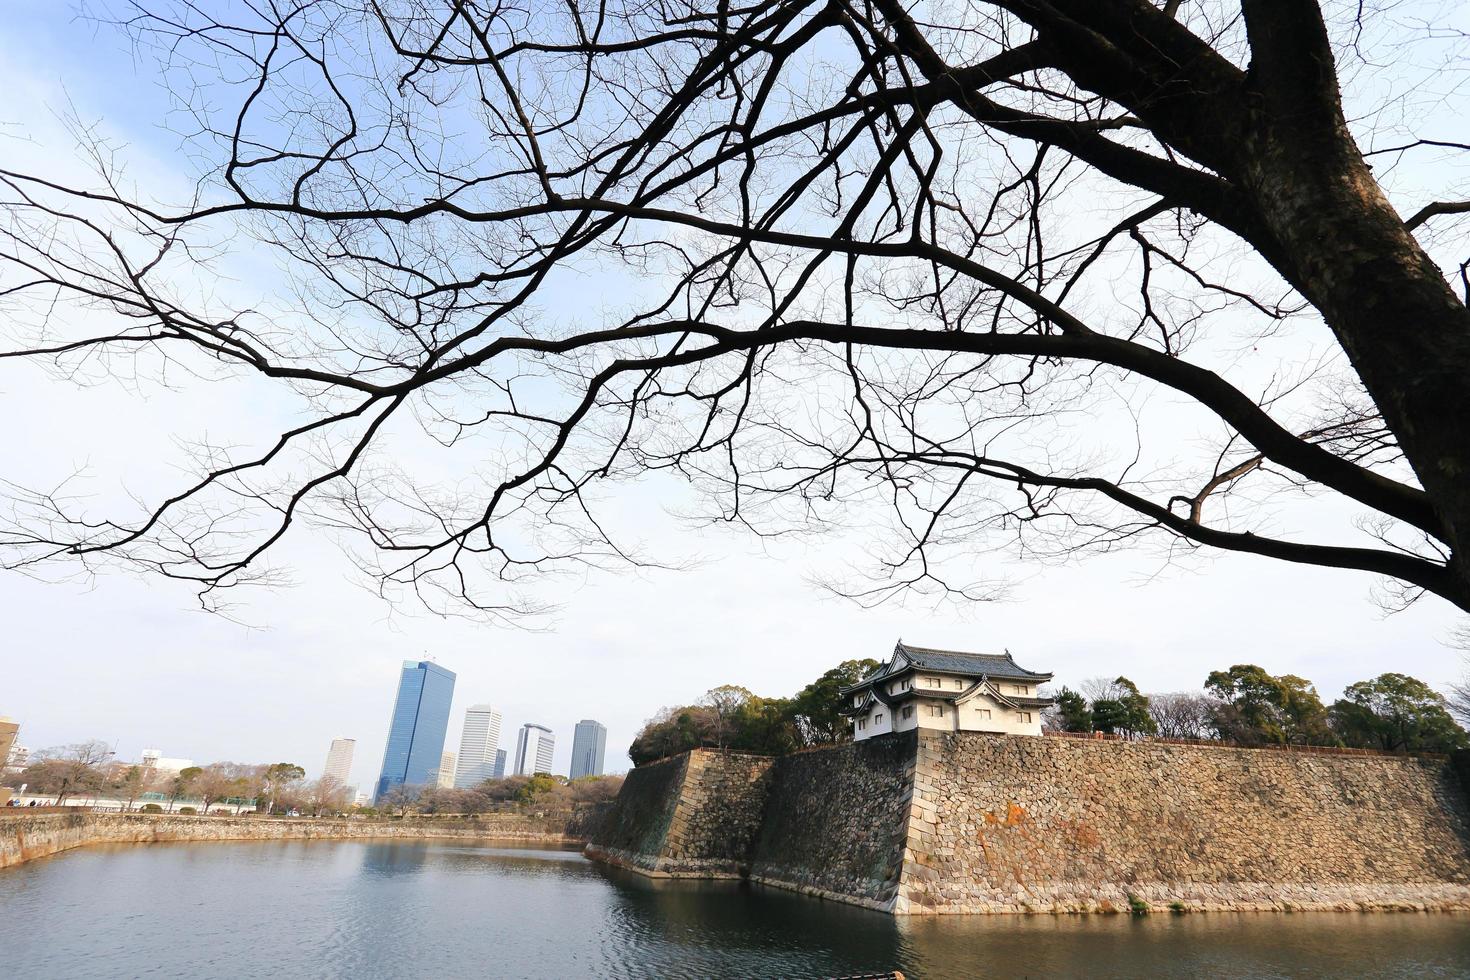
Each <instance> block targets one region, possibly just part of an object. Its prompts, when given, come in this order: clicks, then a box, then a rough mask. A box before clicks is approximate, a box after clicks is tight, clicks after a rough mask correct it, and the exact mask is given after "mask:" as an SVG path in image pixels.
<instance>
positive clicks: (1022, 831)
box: [587, 732, 1470, 914]
mask: <svg viewBox="0 0 1470 980" xmlns="http://www.w3.org/2000/svg"><path fill="white" fill-rule="evenodd" d="M587 853H588V855H589V856H591V857H594V858H599V859H602V860H610V861H613V862H615V863H620V864H625V865H627V866H630V867H633V868H634V869H636V870H639V871H642V872H643V873H649V874H656V875H663V874H667V875H694V876H704V877H731V876H735V875H748V876H749V877H750V878H751V879H753V880H755V881H759V882H764V883H767V884H771V885H775V886H778V887H782V888H789V889H794V890H797V891H802V892H806V893H809V894H814V895H820V896H824V897H828V898H833V899H837V900H840V901H844V902H850V903H853V904H858V905H864V906H867V907H870V908H877V909H882V910H884V911H889V912H894V913H898V914H907V913H969V912H1086V911H1095V912H1111V911H1128V910H1130V908H1132V909H1140V908H1144V907H1147V908H1151V909H1153V910H1155V911H1165V910H1171V909H1172V910H1174V911H1179V910H1199V911H1205V910H1227V909H1231V910H1246V909H1250V910H1271V909H1304V910H1305V909H1351V910H1373V909H1385V910H1386V909H1445V910H1448V909H1457V910H1461V909H1463V910H1470V803H1467V796H1466V792H1465V784H1464V783H1463V782H1462V781H1461V779H1460V777H1459V775H1457V772H1456V762H1454V761H1446V760H1442V759H1416V758H1409V757H1399V756H1334V755H1313V754H1306V753H1293V752H1270V751H1262V750H1252V749H1244V748H1231V747H1224V746H1219V747H1216V746H1196V745H1162V744H1150V743H1148V742H1113V741H1085V740H1074V739H1062V738H1045V737H1040V738H1038V737H1026V736H1011V735H986V734H981V733H969V732H966V733H957V734H942V733H925V734H921V735H916V734H913V733H906V734H903V735H896V736H884V737H881V738H875V739H869V740H866V741H864V742H859V743H855V744H851V745H844V746H839V747H834V748H831V749H826V750H821V751H816V752H807V753H801V754H798V755H793V756H788V757H785V758H780V759H766V760H756V759H753V758H752V757H749V756H736V755H727V754H723V753H718V752H713V751H710V750H696V751H695V752H693V753H689V754H687V755H685V756H681V757H678V758H675V759H671V760H666V761H664V762H662V763H658V764H656V765H655V766H646V767H640V768H639V769H635V770H634V771H633V772H632V773H630V774H629V777H628V781H627V782H626V783H625V784H624V789H623V793H622V794H620V795H619V797H618V800H617V802H616V804H615V805H614V807H613V808H612V810H611V811H610V812H609V814H608V815H607V820H606V821H605V823H604V831H602V832H597V833H594V834H593V836H592V842H591V844H590V845H589V847H588V850H587Z"/></svg>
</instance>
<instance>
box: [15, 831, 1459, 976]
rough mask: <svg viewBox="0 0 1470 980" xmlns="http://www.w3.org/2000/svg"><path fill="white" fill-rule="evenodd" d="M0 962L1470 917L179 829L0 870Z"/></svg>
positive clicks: (1236, 933) (1176, 968)
mask: <svg viewBox="0 0 1470 980" xmlns="http://www.w3.org/2000/svg"><path fill="white" fill-rule="evenodd" d="M265 951H268V952H269V955H268V956H267V955H264V952H265ZM0 962H3V963H4V972H5V973H6V975H11V976H42V977H49V976H55V975H58V974H59V973H64V974H65V975H67V976H69V977H114V976H138V975H148V976H158V977H174V976H189V977H213V976H246V977H249V976H276V977H279V976H292V977H296V976H301V977H341V976H352V977H354V978H377V977H402V976H433V977H439V976H463V975H470V974H477V975H486V976H494V977H555V978H569V977H582V976H593V977H657V978H660V980H673V978H681V977H689V978H707V977H772V978H774V977H781V978H801V977H831V976H838V975H841V974H844V973H858V972H864V971H874V970H888V969H901V970H903V971H904V972H905V973H906V974H908V975H909V976H910V977H913V978H920V980H936V978H939V980H942V978H949V977H956V978H958V977H1004V978H1007V980H1013V978H1017V977H1052V976H1056V977H1076V976H1086V977H1099V978H1108V977H1137V976H1154V977H1197V976H1232V977H1237V976H1238V977H1259V978H1265V977H1320V976H1342V977H1416V978H1417V977H1464V976H1470V919H1467V918H1464V917H1458V916H1452V915H1414V914H1405V915H1382V914H1379V915H1352V914H1342V915H1336V914H1314V915H1302V914H1298V915H1264V914H1263V915H1235V916H1232V915H1208V916H1206V915H1192V916H1183V917H1172V916H1150V917H1148V918H1147V919H1142V920H1133V919H1129V918H1127V917H1119V916H1113V917H1099V916H1093V917H1086V916H1070V917H1051V916H1036V917H1019V916H1017V917H1011V916H993V917H984V918H964V917H941V918H910V919H894V918H892V917H889V916H884V915H880V914H878V913H874V912H868V911H865V910H863V909H858V908H854V907H851V906H846V905H840V904H837V903H832V902H821V901H816V900H813V899H808V898H805V897H802V896H799V895H794V894H791V893H788V892H783V891H778V890H774V889H768V888H762V887H752V886H748V885H743V884H740V883H735V882H698V881H667V880H664V881H654V880H650V879H647V878H643V877H640V876H637V875H633V874H631V873H629V872H626V871H622V870H620V869H616V868H608V867H606V866H603V865H596V864H592V863H590V862H587V861H585V860H584V859H582V857H581V856H580V855H579V854H577V853H576V852H574V851H566V850H545V849H524V848H517V847H507V846H505V845H503V844H494V843H478V842H461V841H392V842H385V841H372V842H367V841H354V842H269V843H237V844H208V845H187V844H181V845H155V846H149V847H119V848H105V849H104V848H96V849H87V850H81V851H74V852H70V853H68V854H65V855H60V856H58V857H56V858H52V859H48V860H44V861H39V862H36V863H34V864H31V865H26V866H23V867H21V868H16V869H12V870H10V871H7V872H3V873H0Z"/></svg>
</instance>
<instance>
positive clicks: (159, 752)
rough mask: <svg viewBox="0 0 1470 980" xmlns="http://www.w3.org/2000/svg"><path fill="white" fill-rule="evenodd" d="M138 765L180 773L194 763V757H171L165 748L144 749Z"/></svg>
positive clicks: (140, 754) (159, 770)
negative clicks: (165, 751)
mask: <svg viewBox="0 0 1470 980" xmlns="http://www.w3.org/2000/svg"><path fill="white" fill-rule="evenodd" d="M138 765H140V766H142V767H143V768H144V769H152V770H153V771H154V772H161V773H162V772H169V773H180V772H183V771H184V770H185V769H188V768H190V767H191V766H193V765H194V760H193V759H170V758H169V757H168V756H166V755H164V754H163V749H144V750H143V751H142V752H140V753H138Z"/></svg>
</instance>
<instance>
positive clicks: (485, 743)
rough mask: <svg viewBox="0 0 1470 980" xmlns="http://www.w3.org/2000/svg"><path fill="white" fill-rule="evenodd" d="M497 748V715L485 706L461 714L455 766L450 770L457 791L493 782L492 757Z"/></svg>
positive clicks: (498, 742) (479, 705) (496, 712)
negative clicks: (491, 780) (457, 754)
mask: <svg viewBox="0 0 1470 980" xmlns="http://www.w3.org/2000/svg"><path fill="white" fill-rule="evenodd" d="M499 748H500V712H498V711H496V710H495V709H494V708H493V707H491V706H490V705H488V704H472V705H470V707H469V708H468V709H467V710H466V711H465V713H464V731H463V733H461V734H460V736H459V762H458V764H457V765H456V766H455V769H454V785H455V787H457V788H458V789H468V788H469V787H471V786H477V785H479V784H480V783H483V782H484V781H485V780H487V779H493V778H495V755H496V752H497V750H498V749H499Z"/></svg>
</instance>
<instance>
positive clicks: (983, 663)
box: [842, 642, 1052, 742]
mask: <svg viewBox="0 0 1470 980" xmlns="http://www.w3.org/2000/svg"><path fill="white" fill-rule="evenodd" d="M1051 677H1052V675H1051V674H1040V673H1037V672H1036V671H1033V670H1027V669H1026V668H1024V667H1021V666H1019V665H1018V664H1017V663H1016V662H1015V661H1014V660H1012V659H1011V655H1010V652H1009V651H1007V652H1006V653H960V652H958V651H955V650H931V649H929V648H927V647H915V646H907V645H905V644H904V643H902V642H900V643H899V644H898V645H897V646H895V647H894V648H893V656H892V658H890V659H889V661H888V662H887V663H885V664H883V665H882V666H881V667H879V668H878V669H877V670H875V671H873V672H872V673H871V674H869V675H868V676H867V677H864V678H863V679H862V680H861V681H860V682H858V683H857V684H854V685H853V686H851V687H848V688H844V689H843V690H842V694H843V695H844V696H845V697H846V698H847V699H848V703H847V706H846V707H845V708H844V709H843V713H844V714H848V715H851V716H852V737H853V739H854V740H855V741H859V742H860V741H862V740H863V739H865V738H872V737H873V736H874V735H886V734H887V733H889V732H904V731H910V730H912V729H915V728H923V729H927V730H938V731H942V732H998V733H1004V734H1010V735H1040V734H1041V712H1042V710H1043V709H1044V708H1046V707H1047V706H1048V705H1050V704H1051V702H1052V699H1051V698H1044V697H1041V696H1040V695H1039V694H1038V693H1037V690H1038V688H1039V687H1040V686H1041V685H1042V684H1045V683H1046V682H1047V681H1049V680H1051Z"/></svg>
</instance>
